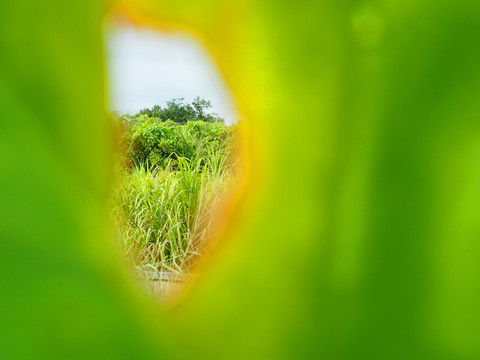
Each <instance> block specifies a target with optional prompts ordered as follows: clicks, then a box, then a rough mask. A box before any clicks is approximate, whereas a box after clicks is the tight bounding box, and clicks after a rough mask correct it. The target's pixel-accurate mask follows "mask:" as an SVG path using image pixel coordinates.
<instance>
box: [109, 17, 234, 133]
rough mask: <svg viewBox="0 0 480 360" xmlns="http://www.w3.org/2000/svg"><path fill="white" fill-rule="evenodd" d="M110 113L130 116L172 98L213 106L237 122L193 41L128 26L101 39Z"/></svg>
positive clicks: (227, 96)
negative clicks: (104, 46) (198, 99)
mask: <svg viewBox="0 0 480 360" xmlns="http://www.w3.org/2000/svg"><path fill="white" fill-rule="evenodd" d="M105 39H106V52H107V66H108V88H109V89H108V90H109V93H108V94H109V95H108V96H109V98H108V101H109V109H110V110H112V111H119V112H120V113H124V114H126V113H130V114H135V113H136V112H137V111H139V110H140V109H143V108H145V107H152V106H153V105H155V104H159V105H161V106H164V105H165V102H166V101H168V100H171V99H173V98H181V97H183V98H185V102H191V101H192V100H193V99H194V98H195V97H196V96H200V97H204V98H205V99H206V100H210V101H211V102H212V105H213V108H212V109H211V110H212V111H213V112H215V113H217V114H218V115H220V116H221V117H223V118H224V119H225V123H226V124H231V123H233V122H236V120H237V115H236V113H235V110H234V108H233V104H232V100H231V96H230V93H229V91H228V90H227V88H226V87H225V84H224V83H223V80H222V79H221V78H220V76H219V74H218V72H217V70H216V68H215V66H214V64H213V62H212V61H211V59H210V58H209V56H208V55H207V53H206V52H205V51H204V50H203V49H202V48H201V47H200V45H199V44H198V43H196V42H195V41H193V40H191V39H189V38H187V37H184V36H180V35H163V34H160V33H157V32H155V31H153V30H149V29H140V28H135V27H133V26H127V27H125V26H122V27H110V28H108V30H106V33H105Z"/></svg>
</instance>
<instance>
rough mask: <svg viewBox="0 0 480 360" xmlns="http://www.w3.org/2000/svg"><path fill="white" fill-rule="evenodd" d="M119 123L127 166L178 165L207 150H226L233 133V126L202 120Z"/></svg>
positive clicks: (141, 118) (122, 120)
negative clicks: (182, 122)
mask: <svg viewBox="0 0 480 360" xmlns="http://www.w3.org/2000/svg"><path fill="white" fill-rule="evenodd" d="M119 120H120V125H121V129H122V130H121V131H122V147H123V150H124V156H125V159H124V160H125V163H126V165H127V167H131V166H133V165H134V164H135V165H139V166H141V165H142V166H148V167H152V166H160V167H166V166H167V164H171V165H172V166H175V164H177V163H178V159H179V158H186V159H193V157H195V156H203V155H205V154H206V151H208V149H215V150H224V149H225V147H227V146H229V142H230V141H231V137H232V134H233V131H234V130H233V129H234V126H233V127H230V126H226V125H224V124H223V123H218V122H205V121H201V120H195V121H189V122H187V123H186V124H179V123H175V122H173V121H171V120H167V121H165V122H163V121H161V120H160V119H158V118H152V117H148V116H146V115H140V116H138V117H136V118H134V119H129V118H126V117H120V118H119ZM207 144H208V146H207Z"/></svg>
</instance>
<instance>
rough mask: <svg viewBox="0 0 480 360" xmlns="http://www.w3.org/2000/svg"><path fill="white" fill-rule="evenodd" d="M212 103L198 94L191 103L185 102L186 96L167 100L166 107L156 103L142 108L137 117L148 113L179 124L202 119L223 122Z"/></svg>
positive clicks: (148, 115)
mask: <svg viewBox="0 0 480 360" xmlns="http://www.w3.org/2000/svg"><path fill="white" fill-rule="evenodd" d="M211 108H212V104H211V102H210V101H209V100H205V99H204V98H200V97H199V96H197V97H196V98H195V99H194V100H193V101H192V103H191V104H189V103H184V98H179V99H172V100H170V101H167V105H166V106H165V107H163V108H162V107H161V106H160V105H154V106H153V107H152V108H144V109H143V110H140V111H139V112H138V113H137V114H136V115H135V117H139V116H142V115H146V116H147V117H152V118H157V119H160V120H161V121H168V120H171V121H173V122H176V123H179V124H186V123H187V122H188V121H194V120H201V121H205V122H221V123H223V122H224V120H223V119H222V118H221V117H219V116H218V115H217V114H215V113H212V112H211V111H210V110H211Z"/></svg>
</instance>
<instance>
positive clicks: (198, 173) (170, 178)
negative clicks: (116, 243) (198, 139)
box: [114, 142, 238, 273]
mask: <svg viewBox="0 0 480 360" xmlns="http://www.w3.org/2000/svg"><path fill="white" fill-rule="evenodd" d="M237 167H238V165H237V158H236V156H234V155H233V149H231V148H227V147H222V148H219V147H218V146H213V145H212V144H210V143H208V142H206V143H204V144H201V146H198V147H197V151H196V154H195V155H194V156H193V157H192V158H191V159H188V158H184V157H177V159H176V160H175V161H172V160H171V161H170V162H169V163H168V164H167V166H166V167H165V168H161V167H154V168H148V166H147V165H138V166H135V167H133V168H132V169H128V170H125V171H123V175H122V177H123V178H122V179H121V181H120V186H119V187H118V188H117V191H116V206H115V208H114V218H115V222H116V226H117V233H118V234H119V235H120V238H121V243H122V246H123V251H124V254H125V255H126V256H127V257H129V258H131V259H132V260H133V262H134V264H136V265H137V266H138V267H148V268H155V269H156V270H158V271H169V272H177V273H184V272H186V271H188V269H189V267H190V265H191V264H193V263H194V262H195V261H196V259H197V258H198V257H199V256H200V255H201V252H202V248H203V246H204V244H205V243H206V242H208V240H209V237H210V234H211V226H212V220H211V213H212V209H214V208H215V206H216V205H217V204H218V202H219V201H220V199H221V198H222V196H223V195H224V194H225V193H226V192H227V191H228V190H229V188H230V186H231V185H232V183H233V182H234V180H235V177H236V173H237Z"/></svg>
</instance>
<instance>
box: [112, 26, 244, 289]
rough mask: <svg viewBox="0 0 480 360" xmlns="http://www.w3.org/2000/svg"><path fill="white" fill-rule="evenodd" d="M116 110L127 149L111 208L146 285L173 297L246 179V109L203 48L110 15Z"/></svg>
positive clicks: (120, 237) (123, 147)
mask: <svg viewBox="0 0 480 360" xmlns="http://www.w3.org/2000/svg"><path fill="white" fill-rule="evenodd" d="M105 42H106V53H107V64H108V81H107V84H108V89H109V92H108V94H109V95H108V97H107V98H108V100H107V102H108V104H109V105H108V106H109V109H108V110H109V112H110V113H111V114H112V119H113V121H114V123H115V126H116V129H117V131H116V133H117V135H118V136H117V137H118V144H119V148H120V149H121V150H120V153H119V156H118V166H117V171H116V173H117V181H116V185H115V188H114V194H113V195H112V198H113V201H112V202H113V205H112V208H113V209H112V213H113V218H114V224H115V233H116V234H117V238H118V244H119V245H120V248H121V249H122V253H123V255H124V256H125V257H126V258H128V259H130V260H131V266H132V268H133V269H134V270H135V272H136V273H137V275H138V276H139V277H141V278H144V279H145V280H146V283H147V284H148V286H147V288H148V289H150V290H151V293H152V294H157V295H158V294H159V295H160V297H165V295H172V294H174V293H175V292H176V291H177V290H178V289H179V288H181V285H179V284H181V283H182V281H183V280H184V279H185V278H186V277H187V276H188V275H189V273H190V271H191V269H192V266H193V265H195V264H196V263H197V262H198V260H199V258H200V257H201V256H202V254H203V252H204V250H205V248H206V245H207V244H208V242H209V240H210V239H211V237H212V236H213V233H214V229H213V220H212V219H213V217H212V213H213V212H214V211H215V209H216V208H217V206H218V205H219V203H221V202H222V201H223V200H224V198H225V195H226V194H227V193H229V192H230V191H231V190H232V188H233V186H234V185H235V180H236V179H237V178H238V176H239V156H238V152H237V150H236V149H237V147H236V145H235V143H236V139H237V133H238V125H237V124H236V122H237V115H236V112H235V110H234V108H233V105H232V98H231V96H230V93H229V91H228V90H227V88H226V86H225V84H224V83H223V81H222V78H221V77H220V76H219V74H218V72H217V70H216V69H215V66H214V65H213V63H212V61H211V59H210V58H209V57H208V55H207V53H206V52H205V51H204V50H203V49H202V47H201V46H200V45H199V44H198V43H196V42H195V41H193V40H192V39H190V38H187V37H185V36H181V35H162V34H160V33H158V32H156V31H154V30H152V29H148V28H137V27H134V26H131V25H125V24H119V23H116V22H115V21H112V20H109V21H108V23H107V25H106V27H105Z"/></svg>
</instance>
